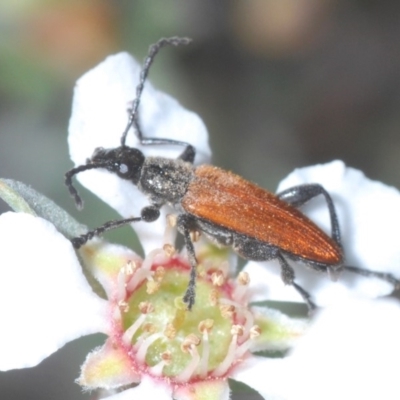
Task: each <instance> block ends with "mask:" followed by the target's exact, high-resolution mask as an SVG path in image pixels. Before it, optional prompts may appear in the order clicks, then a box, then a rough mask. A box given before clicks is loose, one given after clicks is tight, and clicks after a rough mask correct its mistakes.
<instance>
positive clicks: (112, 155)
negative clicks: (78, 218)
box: [65, 146, 145, 209]
mask: <svg viewBox="0 0 400 400" xmlns="http://www.w3.org/2000/svg"><path fill="white" fill-rule="evenodd" d="M144 159H145V157H144V155H143V153H142V152H141V151H140V150H138V149H135V148H132V147H128V146H120V147H116V148H114V149H103V148H102V147H99V148H97V149H96V150H95V151H94V153H93V155H92V157H91V158H89V159H88V160H87V161H86V164H84V165H80V166H78V167H75V168H73V169H71V170H70V171H68V172H67V173H66V174H65V184H66V185H67V187H68V190H69V192H70V193H71V196H72V197H73V198H74V200H75V204H76V206H77V207H78V208H79V209H81V208H82V207H83V202H82V199H81V197H80V196H79V194H78V191H77V190H76V189H75V187H74V186H73V184H72V177H73V176H74V175H77V174H79V173H80V172H83V171H87V170H88V169H96V168H105V169H106V170H107V171H110V172H112V173H114V174H117V175H118V176H119V177H120V178H122V179H126V180H129V181H131V182H132V183H134V184H135V185H136V184H137V183H138V182H139V179H140V174H141V171H142V166H143V162H144Z"/></svg>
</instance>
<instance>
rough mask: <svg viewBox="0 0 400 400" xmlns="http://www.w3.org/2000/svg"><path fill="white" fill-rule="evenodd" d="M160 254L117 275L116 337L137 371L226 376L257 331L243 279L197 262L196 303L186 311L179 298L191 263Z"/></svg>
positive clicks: (179, 378)
mask: <svg viewBox="0 0 400 400" xmlns="http://www.w3.org/2000/svg"><path fill="white" fill-rule="evenodd" d="M160 252H162V250H159V251H155V252H153V254H152V255H151V256H150V257H148V258H147V259H146V260H145V261H144V262H143V264H142V266H141V267H137V268H135V269H134V271H132V270H131V271H130V272H129V273H126V271H123V273H122V275H123V277H125V283H124V285H123V286H124V287H125V288H126V289H125V290H120V295H123V296H120V298H119V301H118V308H119V311H120V313H118V314H120V315H121V319H120V320H119V318H118V320H119V324H117V325H119V327H120V328H119V329H117V331H119V332H118V333H117V335H116V336H117V337H118V338H119V339H118V340H119V341H120V344H121V346H123V347H125V348H126V350H127V352H128V354H129V356H130V358H131V360H132V363H133V366H134V368H135V369H136V370H138V371H141V372H142V373H147V374H151V375H153V376H158V377H163V378H167V379H169V380H171V379H172V380H173V381H174V382H176V383H185V382H189V381H192V380H197V379H205V378H217V377H221V376H225V375H226V374H227V373H228V372H229V370H230V368H231V367H232V366H234V365H235V364H236V363H237V362H238V361H239V359H241V358H243V355H244V354H245V353H246V352H247V350H248V348H249V344H250V342H251V340H252V338H253V337H254V332H255V331H257V327H254V326H253V316H252V314H251V313H250V311H249V310H248V309H247V307H246V304H243V301H242V300H243V299H244V297H245V296H243V294H244V291H243V290H240V287H243V286H247V283H248V280H246V279H245V280H244V281H243V279H242V281H243V282H244V283H243V282H242V281H241V280H240V279H239V283H236V282H233V281H229V280H227V278H226V274H225V273H224V271H223V270H219V269H216V268H215V267H213V268H211V269H208V270H205V269H204V268H202V267H201V265H200V266H199V268H198V278H197V284H196V302H195V305H194V306H193V308H192V310H191V311H188V310H187V307H186V304H185V303H183V300H182V298H183V294H184V293H185V290H186V287H187V284H188V280H189V273H190V267H189V265H188V264H187V263H186V262H185V261H184V260H183V259H182V258H179V257H172V258H170V257H165V253H164V252H163V255H162V256H161V257H160V255H161V253H160ZM156 260H157V261H156ZM122 281H124V279H122ZM121 283H122V282H121ZM238 300H239V301H238Z"/></svg>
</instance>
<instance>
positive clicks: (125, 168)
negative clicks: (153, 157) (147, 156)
mask: <svg viewBox="0 0 400 400" xmlns="http://www.w3.org/2000/svg"><path fill="white" fill-rule="evenodd" d="M127 172H128V166H127V165H126V164H120V165H119V173H120V174H126V173H127Z"/></svg>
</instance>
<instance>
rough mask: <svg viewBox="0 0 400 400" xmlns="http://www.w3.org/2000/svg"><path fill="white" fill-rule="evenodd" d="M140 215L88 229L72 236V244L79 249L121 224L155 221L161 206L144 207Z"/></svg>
mask: <svg viewBox="0 0 400 400" xmlns="http://www.w3.org/2000/svg"><path fill="white" fill-rule="evenodd" d="M140 215H141V216H140V217H132V218H125V219H117V220H113V221H108V222H106V223H105V224H103V225H101V226H99V227H98V228H96V229H93V230H91V231H88V232H86V233H84V234H83V235H81V236H77V237H74V238H72V239H71V242H72V245H73V246H74V247H75V249H79V248H80V247H82V246H83V245H84V244H86V243H87V242H88V241H89V240H90V239H92V238H94V237H95V236H100V235H102V234H103V233H104V232H107V231H111V230H113V229H116V228H119V227H121V226H124V225H127V224H130V223H132V222H139V221H145V222H153V221H155V220H156V219H158V217H159V216H160V206H158V205H151V206H147V207H144V208H142V211H141V212H140Z"/></svg>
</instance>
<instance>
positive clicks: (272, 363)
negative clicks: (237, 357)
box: [230, 356, 291, 400]
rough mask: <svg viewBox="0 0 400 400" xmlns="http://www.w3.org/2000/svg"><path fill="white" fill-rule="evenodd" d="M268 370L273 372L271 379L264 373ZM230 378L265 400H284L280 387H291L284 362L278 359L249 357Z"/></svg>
mask: <svg viewBox="0 0 400 400" xmlns="http://www.w3.org/2000/svg"><path fill="white" fill-rule="evenodd" d="M269 370H273V371H274V373H273V376H272V377H271V375H270V374H267V373H266V371H269ZM230 378H231V379H234V380H235V381H239V382H243V383H245V384H246V385H247V386H250V387H251V388H252V389H254V390H256V391H257V392H258V393H259V394H260V395H261V396H263V397H264V399H266V400H286V398H285V397H283V396H282V393H283V391H282V386H283V385H291V381H290V378H291V377H290V376H288V375H287V372H286V371H285V360H284V359H278V358H274V359H270V358H264V357H257V356H253V357H250V358H249V359H247V360H245V361H244V362H243V363H242V364H241V365H240V366H239V368H237V369H236V370H235V371H234V372H233V374H232V376H231V377H230Z"/></svg>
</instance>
